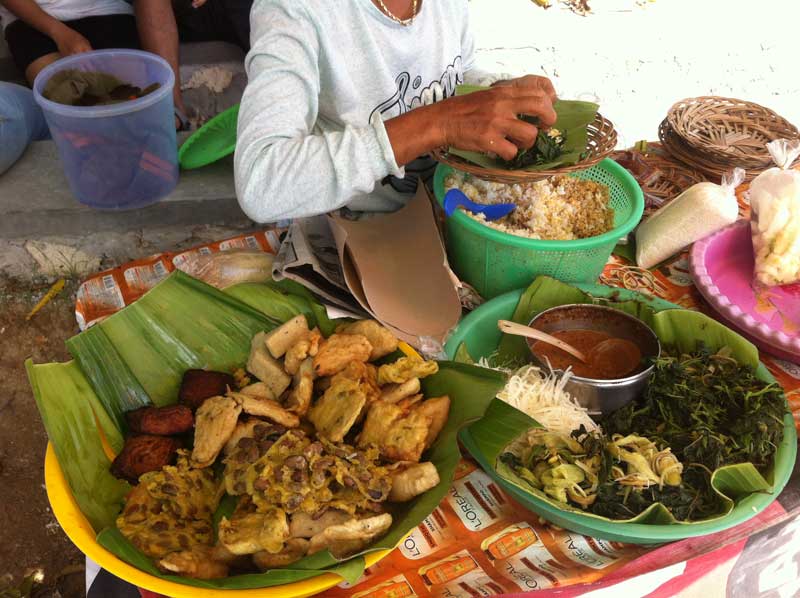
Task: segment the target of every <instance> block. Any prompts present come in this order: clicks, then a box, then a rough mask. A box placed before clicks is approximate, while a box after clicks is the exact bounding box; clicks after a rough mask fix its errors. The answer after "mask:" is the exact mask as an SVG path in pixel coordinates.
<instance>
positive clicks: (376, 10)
mask: <svg viewBox="0 0 800 598" xmlns="http://www.w3.org/2000/svg"><path fill="white" fill-rule="evenodd" d="M468 17H469V15H468V1H467V0H338V1H336V2H333V1H331V0H256V1H255V2H254V4H253V9H252V13H251V15H250V22H251V43H252V48H251V50H250V52H249V54H248V55H247V59H246V61H245V67H246V70H247V75H248V81H249V82H248V85H247V88H246V90H245V93H244V97H243V98H242V102H241V108H240V111H239V124H238V138H237V144H236V154H235V178H236V191H237V196H238V198H239V203H240V205H241V207H242V210H244V212H245V213H246V214H247V215H248V216H249V217H250V218H252V219H253V220H255V221H257V222H274V221H278V220H283V219H289V218H301V217H308V216H315V215H319V214H324V213H327V212H331V211H334V210H338V209H340V208H343V207H346V208H348V209H349V210H351V211H353V212H390V211H395V210H397V209H399V208H401V207H403V205H405V203H406V202H407V201H408V200H409V199H410V197H411V194H412V193H413V192H414V190H415V189H416V184H417V180H418V178H419V177H423V178H425V177H427V176H429V175H430V173H431V172H432V168H433V166H435V164H433V161H432V160H431V159H430V158H429V157H426V155H427V154H428V153H430V152H431V151H432V150H434V149H436V148H438V147H446V146H455V147H458V148H460V149H464V150H474V151H480V152H492V153H494V154H497V155H499V156H501V157H503V158H506V159H511V158H513V157H514V156H515V155H516V154H517V150H518V149H519V148H529V147H531V146H532V145H533V143H534V142H535V140H536V135H537V133H538V131H537V128H536V127H535V126H533V125H531V124H528V123H527V122H523V121H522V120H520V119H519V118H518V115H521V114H526V115H531V116H536V117H538V118H539V119H540V122H541V123H542V124H543V125H545V126H549V125H552V124H553V123H554V122H555V119H556V114H555V112H554V110H553V101H554V100H555V98H556V94H555V91H554V89H553V86H552V84H551V83H550V81H549V80H548V79H546V78H544V77H538V76H533V75H528V76H525V77H522V78H518V79H510V80H505V81H501V82H499V83H498V84H496V85H493V86H492V87H490V88H489V89H487V90H485V91H480V92H477V93H473V94H469V95H464V96H458V97H455V90H456V86H457V85H460V84H462V83H465V82H466V83H473V84H481V83H487V82H490V81H491V79H490V78H489V76H488V75H487V73H483V72H480V71H478V70H476V69H475V65H474V62H475V58H474V54H475V48H474V41H473V38H472V34H471V31H470V27H469V19H468Z"/></svg>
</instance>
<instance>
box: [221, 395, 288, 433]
mask: <svg viewBox="0 0 800 598" xmlns="http://www.w3.org/2000/svg"><path fill="white" fill-rule="evenodd" d="M228 396H229V397H231V398H232V399H233V400H235V401H236V402H237V403H239V405H241V407H242V411H244V412H245V413H247V414H249V415H257V416H260V417H266V418H267V419H269V420H272V421H274V422H275V423H278V424H280V425H282V426H286V427H287V428H296V427H297V426H299V425H300V418H298V417H297V416H296V415H295V414H294V413H290V412H289V411H287V410H286V409H284V408H283V407H281V406H280V404H279V403H277V402H276V401H271V400H269V399H257V398H255V397H249V396H247V395H243V394H239V393H236V392H231V393H228Z"/></svg>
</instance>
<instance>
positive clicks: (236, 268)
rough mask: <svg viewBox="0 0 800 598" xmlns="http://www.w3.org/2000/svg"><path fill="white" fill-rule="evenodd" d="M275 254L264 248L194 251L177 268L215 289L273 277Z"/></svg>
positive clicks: (264, 280) (263, 280)
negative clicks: (263, 249) (253, 249)
mask: <svg viewBox="0 0 800 598" xmlns="http://www.w3.org/2000/svg"><path fill="white" fill-rule="evenodd" d="M274 260H275V256H274V255H272V254H271V253H266V252H264V251H247V250H243V251H236V250H234V251H222V252H219V253H212V254H201V253H195V254H191V255H189V256H188V257H187V258H186V259H185V260H183V261H182V262H181V264H180V265H179V266H178V269H180V270H183V271H184V272H186V273H187V274H189V275H190V276H193V277H194V278H197V279H199V280H202V281H203V282H205V283H207V284H210V285H211V286H213V287H216V288H218V289H225V288H227V287H230V286H233V285H235V284H240V283H243V282H266V281H268V280H272V262H273V261H274Z"/></svg>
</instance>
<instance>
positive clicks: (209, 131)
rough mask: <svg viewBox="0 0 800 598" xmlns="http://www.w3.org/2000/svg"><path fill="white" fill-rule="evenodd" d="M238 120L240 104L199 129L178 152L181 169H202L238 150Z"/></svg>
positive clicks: (221, 113)
mask: <svg viewBox="0 0 800 598" xmlns="http://www.w3.org/2000/svg"><path fill="white" fill-rule="evenodd" d="M238 119H239V104H236V105H235V106H233V107H231V108H228V109H227V110H225V112H220V113H219V114H217V115H216V116H215V117H214V118H212V119H211V120H210V121H208V122H207V123H206V124H204V125H203V126H202V127H200V128H199V129H197V131H195V132H194V134H192V136H191V137H189V139H187V140H186V141H184V142H183V145H182V146H181V148H180V149H179V150H178V161H179V162H180V165H181V168H183V169H185V170H191V169H192V168H200V167H201V166H206V165H208V164H212V163H213V162H216V161H217V160H221V159H222V158H224V157H225V156H228V155H230V154H232V153H233V151H234V150H235V149H236V123H237V121H238Z"/></svg>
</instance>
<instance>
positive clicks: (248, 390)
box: [238, 382, 276, 401]
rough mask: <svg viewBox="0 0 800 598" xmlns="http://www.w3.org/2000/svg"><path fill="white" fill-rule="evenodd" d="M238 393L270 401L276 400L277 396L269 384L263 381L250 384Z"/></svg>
mask: <svg viewBox="0 0 800 598" xmlns="http://www.w3.org/2000/svg"><path fill="white" fill-rule="evenodd" d="M238 393H239V394H242V395H245V396H247V397H253V398H255V399H269V400H270V401H274V400H275V398H276V397H275V395H274V394H273V393H272V391H271V390H270V388H269V386H267V385H266V384H264V383H263V382H256V383H255V384H248V385H247V386H245V387H244V388H242V389H241V390H240V391H238Z"/></svg>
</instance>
